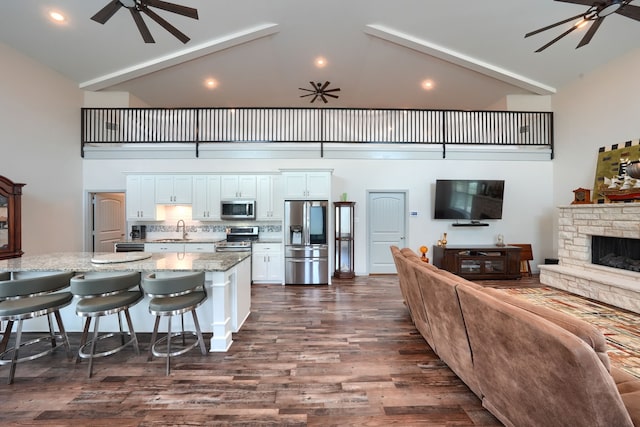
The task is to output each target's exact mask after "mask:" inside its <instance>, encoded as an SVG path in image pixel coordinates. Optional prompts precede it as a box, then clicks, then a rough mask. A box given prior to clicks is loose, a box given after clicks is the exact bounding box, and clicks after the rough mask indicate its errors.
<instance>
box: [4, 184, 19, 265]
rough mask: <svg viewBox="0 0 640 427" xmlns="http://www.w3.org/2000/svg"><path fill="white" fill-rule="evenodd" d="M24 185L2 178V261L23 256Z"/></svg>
mask: <svg viewBox="0 0 640 427" xmlns="http://www.w3.org/2000/svg"><path fill="white" fill-rule="evenodd" d="M22 187H24V184H16V183H14V182H13V181H11V180H9V179H7V178H5V177H3V176H0V259H7V258H18V257H20V256H22V254H23V252H22V206H21V203H20V197H21V196H22Z"/></svg>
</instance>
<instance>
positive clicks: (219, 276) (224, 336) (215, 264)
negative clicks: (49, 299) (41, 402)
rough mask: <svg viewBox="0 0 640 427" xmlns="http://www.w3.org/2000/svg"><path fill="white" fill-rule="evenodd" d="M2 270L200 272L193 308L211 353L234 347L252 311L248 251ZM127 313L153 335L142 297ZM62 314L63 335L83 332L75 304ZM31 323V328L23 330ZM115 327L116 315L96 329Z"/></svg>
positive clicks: (38, 263) (94, 256) (21, 263)
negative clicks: (201, 300)
mask: <svg viewBox="0 0 640 427" xmlns="http://www.w3.org/2000/svg"><path fill="white" fill-rule="evenodd" d="M134 257H135V258H134ZM137 258H143V259H137ZM3 271H73V272H76V273H78V274H80V273H84V272H93V271H103V272H108V271H114V272H115V271H119V272H122V271H140V272H141V273H142V274H143V276H144V275H145V274H148V273H151V272H155V271H185V272H186V271H204V272H205V276H206V282H205V288H206V291H207V295H208V299H207V301H206V302H205V304H203V305H202V306H200V307H199V308H198V316H199V318H200V323H201V325H202V331H203V332H210V333H213V336H212V337H211V345H210V351H218V352H220V351H227V350H228V349H229V347H230V346H231V344H232V342H233V340H232V333H233V332H237V331H238V330H240V327H241V326H242V324H243V323H244V321H245V320H246V318H247V317H248V316H249V313H250V311H251V252H250V251H242V252H225V253H221V252H216V253H182V252H181V253H154V254H151V253H146V252H124V253H107V252H105V253H94V252H60V253H51V254H45V255H33V256H23V257H21V258H12V259H8V260H0V272H3ZM130 311H131V317H132V320H133V323H134V328H135V331H136V332H151V331H152V330H153V320H154V318H153V316H151V314H149V312H148V298H147V297H145V299H144V300H143V301H141V302H140V303H138V304H137V305H135V306H134V307H132V308H131V310H130ZM61 314H62V316H63V320H64V324H65V328H66V329H67V331H69V332H81V331H82V319H81V318H80V317H78V316H76V314H75V304H74V303H72V304H70V305H69V306H67V307H65V308H64V309H63V310H61ZM111 318H113V319H111ZM189 319H190V317H189V316H186V317H185V319H184V320H185V328H186V329H193V323H192V322H193V321H192V320H189ZM39 320H42V322H40V324H38V322H37V321H39ZM107 320H109V321H111V323H108V322H107ZM31 323H33V324H34V325H28V324H31ZM107 325H108V326H107ZM25 326H29V330H33V331H44V330H47V328H48V326H47V324H46V319H34V320H32V321H31V322H27V324H25ZM117 328H118V326H117V319H116V316H109V319H105V321H104V322H103V327H102V328H101V329H103V330H108V329H112V330H114V331H115V330H117Z"/></svg>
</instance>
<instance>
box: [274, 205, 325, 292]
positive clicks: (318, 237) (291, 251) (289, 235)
mask: <svg viewBox="0 0 640 427" xmlns="http://www.w3.org/2000/svg"><path fill="white" fill-rule="evenodd" d="M328 206H329V202H328V201H327V200H286V201H285V202H284V226H285V229H284V234H285V241H284V282H285V285H326V284H328V283H329V244H328V240H327V239H328V237H329V236H328V213H329V211H328Z"/></svg>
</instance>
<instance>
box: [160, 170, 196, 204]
mask: <svg viewBox="0 0 640 427" xmlns="http://www.w3.org/2000/svg"><path fill="white" fill-rule="evenodd" d="M192 186H193V177H192V176H191V175H158V176H156V203H157V204H161V205H190V204H191V200H192V196H191V192H192Z"/></svg>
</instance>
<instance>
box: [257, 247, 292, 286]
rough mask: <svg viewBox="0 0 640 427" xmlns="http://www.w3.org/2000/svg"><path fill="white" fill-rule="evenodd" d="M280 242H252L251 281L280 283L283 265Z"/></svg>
mask: <svg viewBox="0 0 640 427" xmlns="http://www.w3.org/2000/svg"><path fill="white" fill-rule="evenodd" d="M283 261H284V260H283V258H282V248H281V244H280V243H254V244H253V248H252V252H251V280H252V282H253V283H282V282H283V276H284V275H283V267H284V262H283Z"/></svg>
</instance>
